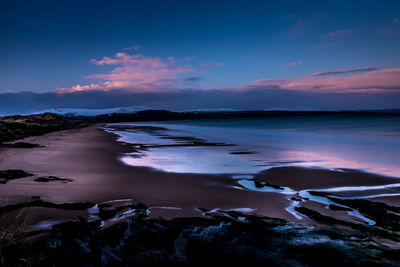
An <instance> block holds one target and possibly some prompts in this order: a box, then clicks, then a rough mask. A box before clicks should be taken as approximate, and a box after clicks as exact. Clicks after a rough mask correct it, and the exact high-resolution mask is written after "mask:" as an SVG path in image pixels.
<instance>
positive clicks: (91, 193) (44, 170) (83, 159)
mask: <svg viewBox="0 0 400 267" xmlns="http://www.w3.org/2000/svg"><path fill="white" fill-rule="evenodd" d="M102 127H104V124H94V125H90V126H88V127H85V128H81V129H71V130H64V131H59V132H52V133H49V134H46V135H43V136H35V137H28V138H25V139H23V141H24V142H30V143H35V144H39V145H40V147H34V148H0V151H1V153H0V170H4V169H22V170H24V171H27V172H29V173H32V174H34V175H33V176H30V177H27V178H21V179H17V180H13V181H9V182H8V183H6V184H1V185H0V195H1V196H2V198H1V199H2V202H3V203H0V206H4V202H6V204H7V205H10V204H15V203H20V202H29V201H31V200H32V197H37V196H40V199H42V200H44V201H49V202H53V203H58V204H62V203H76V202H91V203H101V202H105V201H112V200H118V199H131V200H132V201H134V202H139V203H144V204H145V205H147V206H150V207H151V206H158V207H164V208H153V211H152V216H163V217H165V218H167V219H171V218H175V217H202V216H204V215H203V214H202V212H201V211H200V210H199V209H208V210H215V209H220V210H232V209H238V210H246V209H247V210H252V211H253V212H254V213H256V214H259V215H262V216H267V217H271V218H279V219H285V220H288V221H294V222H297V223H302V224H311V225H312V224H315V223H316V222H315V221H313V220H311V219H308V218H306V217H303V218H301V219H299V218H297V216H295V215H294V214H291V213H289V212H288V210H287V208H288V207H289V206H290V205H291V201H290V199H289V198H288V196H286V195H282V194H277V193H274V192H268V193H266V192H257V191H255V190H246V188H243V187H242V188H240V186H238V184H237V180H235V179H232V178H231V175H223V174H222V175H221V174H217V175H213V174H190V173H189V174H188V173H168V172H162V171H158V170H155V169H151V168H146V167H133V166H128V165H126V164H124V163H123V162H121V161H120V160H119V159H118V158H119V157H120V156H122V155H124V154H125V153H130V152H133V151H134V150H135V149H134V148H133V147H132V146H130V145H129V144H127V143H123V142H118V141H117V139H118V136H117V135H116V134H113V133H109V132H106V131H104V130H103V129H102ZM18 141H20V140H18ZM39 176H54V177H60V178H62V179H71V180H72V181H71V182H66V183H61V182H59V181H50V182H46V183H43V182H41V183H40V182H35V181H34V179H35V178H37V177H39ZM299 177H300V178H299ZM321 177H324V179H321ZM254 181H258V182H262V183H263V182H267V183H271V184H275V185H278V186H281V185H282V186H290V187H291V188H294V189H296V190H303V189H305V184H306V185H307V187H308V188H315V189H316V190H317V189H318V188H320V189H321V188H327V187H340V186H357V185H363V186H365V185H368V186H376V185H382V184H391V183H396V182H397V183H399V182H400V179H398V178H393V177H386V176H381V175H377V174H371V173H365V172H361V171H357V170H348V172H343V170H342V171H331V170H325V169H311V168H301V167H276V168H271V169H267V170H265V171H262V172H260V173H258V174H255V175H254ZM375 200H378V201H381V202H383V203H388V204H389V205H394V206H400V201H396V200H395V199H394V198H393V197H392V198H390V197H381V198H379V199H375ZM305 206H312V207H314V209H315V210H318V211H319V212H323V213H326V214H329V215H332V216H338V217H343V216H342V215H340V214H339V213H338V214H334V213H333V212H331V211H329V210H324V209H323V206H322V205H321V204H320V203H314V204H313V205H310V204H307V205H305ZM51 216H52V214H51V212H48V214H47V216H44V217H45V218H51ZM351 221H354V218H353V219H351Z"/></svg>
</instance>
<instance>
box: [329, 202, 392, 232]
mask: <svg viewBox="0 0 400 267" xmlns="http://www.w3.org/2000/svg"><path fill="white" fill-rule="evenodd" d="M329 199H331V200H333V201H335V202H337V203H339V204H342V205H345V206H348V207H351V208H354V209H356V210H358V211H360V212H362V213H363V214H365V215H366V216H368V217H369V218H371V219H372V220H374V221H375V222H376V225H377V226H379V227H382V228H385V229H388V230H391V231H393V230H394V231H400V215H398V214H399V213H400V207H395V206H390V205H387V204H385V203H381V202H373V201H369V200H365V199H341V198H337V197H330V198H329Z"/></svg>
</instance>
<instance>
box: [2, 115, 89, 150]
mask: <svg viewBox="0 0 400 267" xmlns="http://www.w3.org/2000/svg"><path fill="white" fill-rule="evenodd" d="M85 125H86V123H85V122H83V121H76V120H67V119H65V118H63V117H61V116H58V115H55V114H50V113H45V114H41V115H30V116H20V115H15V116H7V117H0V144H1V143H2V142H7V141H11V140H17V139H21V138H24V137H28V136H36V135H42V134H45V133H49V132H53V131H60V130H66V129H73V128H78V127H82V126H85ZM17 146H20V147H29V144H24V143H18V144H17Z"/></svg>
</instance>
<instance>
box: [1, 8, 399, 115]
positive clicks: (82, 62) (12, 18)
mask: <svg viewBox="0 0 400 267" xmlns="http://www.w3.org/2000/svg"><path fill="white" fill-rule="evenodd" d="M0 36H1V37H0V40H1V41H0V58H1V60H0V114H9V113H23V112H33V111H38V110H41V109H47V108H52V107H69V108H71V107H79V108H106V107H118V106H130V105H142V106H149V107H153V108H166V109H170V110H181V109H190V108H240V109H243V108H246V109H392V108H400V49H399V47H400V1H398V0H396V1H382V0H381V1H233V0H230V1H1V3H0Z"/></svg>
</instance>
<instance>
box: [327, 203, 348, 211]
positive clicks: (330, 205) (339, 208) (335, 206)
mask: <svg viewBox="0 0 400 267" xmlns="http://www.w3.org/2000/svg"><path fill="white" fill-rule="evenodd" d="M328 207H329V209H330V210H346V211H352V209H350V208H347V207H343V206H339V205H335V204H329V206H328Z"/></svg>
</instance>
